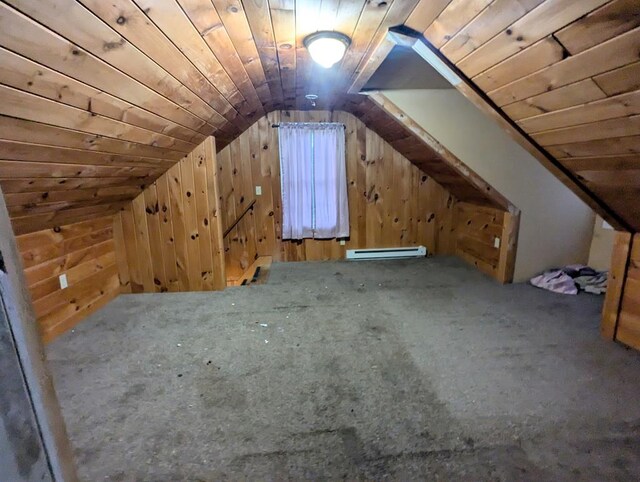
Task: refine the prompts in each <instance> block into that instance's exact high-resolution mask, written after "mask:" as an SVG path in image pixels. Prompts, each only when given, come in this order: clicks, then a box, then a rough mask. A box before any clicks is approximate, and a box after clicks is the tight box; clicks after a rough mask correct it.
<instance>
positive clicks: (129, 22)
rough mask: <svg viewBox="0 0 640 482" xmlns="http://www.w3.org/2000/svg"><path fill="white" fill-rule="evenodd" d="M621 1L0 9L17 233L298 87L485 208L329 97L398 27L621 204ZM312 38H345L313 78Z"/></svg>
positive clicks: (631, 111)
mask: <svg viewBox="0 0 640 482" xmlns="http://www.w3.org/2000/svg"><path fill="white" fill-rule="evenodd" d="M637 4H638V2H637V0H636V1H622V0H612V1H606V0H582V1H580V2H576V1H574V0H546V1H543V0H493V1H491V0H473V1H469V0H452V1H445V0H389V1H381V0H380V1H379V0H373V1H372V0H322V1H320V0H295V1H294V0H269V1H268V0H244V1H240V0H110V1H108V2H107V1H104V0H40V1H33V0H0V101H1V102H0V184H1V185H2V188H3V190H4V192H5V195H6V199H7V204H8V206H9V209H10V212H11V215H12V218H13V222H14V227H15V228H16V230H17V231H18V232H28V231H33V230H35V229H41V228H44V227H51V226H55V225H58V224H61V223H64V222H70V221H77V220H82V219H86V218H91V217H95V216H98V215H102V214H106V213H110V212H115V211H116V210H117V209H119V208H120V207H121V206H122V204H123V202H125V201H127V200H129V199H131V198H133V197H134V196H135V194H136V193H137V192H139V191H140V188H141V186H143V185H146V184H148V183H149V182H150V181H152V180H153V179H155V178H157V177H158V176H160V175H161V174H162V173H164V172H165V171H166V170H167V169H168V168H169V167H170V166H171V165H173V164H174V163H175V162H176V161H177V160H178V159H180V158H181V157H183V156H184V155H185V154H186V153H188V152H190V151H191V150H192V149H193V148H194V147H195V146H197V145H198V144H199V143H200V142H201V141H202V140H203V139H204V138H205V137H206V136H207V135H211V134H212V135H215V136H216V139H217V146H218V148H219V149H221V148H223V147H224V146H225V145H227V144H228V143H229V142H230V141H231V140H232V139H234V138H235V137H237V136H238V135H239V134H240V133H241V132H243V131H244V130H245V129H247V127H249V126H250V125H251V124H252V123H253V122H255V121H256V120H257V119H259V118H260V117H261V116H263V115H264V114H265V113H267V112H270V111H273V110H276V109H278V110H282V109H284V110H287V109H310V108H311V105H310V103H309V101H307V100H306V99H305V98H304V95H305V94H307V93H314V94H317V95H319V96H320V97H319V99H318V101H317V108H318V109H322V110H331V109H342V110H347V111H349V112H352V113H354V114H356V115H358V116H359V117H361V118H364V119H366V123H367V124H369V125H370V127H371V128H373V129H374V130H376V131H377V132H378V133H380V134H381V135H382V137H384V138H385V139H386V140H388V141H389V142H391V143H392V144H393V145H394V147H395V148H396V149H397V150H399V151H400V152H401V153H402V154H403V155H405V156H406V157H407V158H409V159H410V160H412V161H414V162H416V164H418V165H419V166H420V167H421V168H422V169H423V170H424V171H425V172H426V173H427V174H429V175H432V176H433V177H434V179H435V180H436V181H438V182H440V183H441V184H442V185H443V186H445V187H446V188H448V189H449V190H450V191H451V192H452V193H453V194H454V195H455V196H456V197H458V198H460V199H463V200H469V201H471V202H480V203H482V202H489V203H490V201H489V200H487V199H485V198H483V195H482V194H480V193H478V191H477V189H475V188H474V187H473V186H471V185H470V184H469V183H467V182H466V181H465V180H464V179H461V178H460V176H459V175H458V174H457V173H456V172H455V171H452V170H451V169H450V167H449V166H448V165H447V163H446V162H444V161H443V160H442V159H441V158H440V157H439V156H438V155H437V154H436V153H435V152H432V151H429V150H428V149H426V148H425V146H424V145H423V144H420V142H418V141H417V140H416V139H415V138H414V137H413V136H412V135H411V133H410V132H407V131H406V130H403V129H402V127H401V126H399V125H398V124H397V123H396V122H395V121H394V120H393V119H392V118H391V117H388V116H386V115H385V113H384V111H381V110H380V109H378V108H377V107H375V106H374V105H372V104H373V103H372V102H370V101H368V100H367V99H366V98H363V97H361V96H353V95H347V94H346V92H347V89H348V88H349V86H350V85H351V84H352V82H353V80H354V79H355V78H356V76H357V74H358V73H359V71H360V69H361V68H362V66H363V65H364V64H365V63H366V61H367V59H368V58H369V57H370V56H371V55H372V54H373V53H374V52H375V50H376V47H377V46H378V45H379V44H380V42H381V41H382V40H383V38H384V36H385V35H386V32H387V29H388V28H389V27H392V26H396V25H401V24H407V25H408V26H410V27H412V28H414V29H417V30H419V31H421V32H424V33H425V35H426V37H427V38H428V39H429V40H430V41H431V42H433V43H434V45H436V46H437V47H439V48H441V51H442V52H443V54H444V55H446V56H448V57H449V58H450V59H451V60H452V61H453V62H455V63H456V65H458V67H459V68H460V69H462V71H463V72H465V73H466V74H467V75H468V76H469V77H471V78H473V79H474V81H475V82H476V83H477V85H478V86H480V87H481V88H482V89H484V90H485V91H486V92H487V93H488V94H489V96H490V97H491V98H492V99H494V101H495V102H496V103H498V105H500V106H503V107H504V109H505V112H507V113H509V115H511V116H512V117H513V118H514V119H515V120H516V121H518V122H519V124H520V125H521V126H522V127H523V128H524V129H525V130H527V132H530V133H531V134H532V135H533V137H534V138H535V139H536V140H537V141H538V142H540V143H541V144H542V145H544V146H548V149H549V150H550V152H552V153H553V154H554V155H557V156H558V158H560V159H561V161H562V162H563V163H565V165H566V166H567V167H570V168H571V169H575V172H576V173H577V174H578V175H580V176H581V178H582V179H584V180H585V183H587V185H588V186H589V188H590V189H592V190H593V191H594V192H595V193H596V194H598V195H599V196H602V198H604V199H606V201H607V203H608V204H609V205H610V206H611V208H612V209H614V210H618V209H620V210H622V208H624V209H627V208H628V199H629V196H632V195H633V196H636V195H637V193H638V189H639V187H640V168H639V167H638V155H640V144H639V142H640V132H636V131H637V129H636V127H638V126H640V123H639V122H637V120H638V119H636V118H635V117H633V116H634V115H635V114H638V112H637V106H638V101H637V89H638V87H639V85H638V84H639V82H638V77H639V75H638V73H639V72H640V68H639V67H638V64H637V60H638V42H639V36H638V32H637V30H634V28H635V27H636V26H637V25H638V18H637ZM619 12H624V15H626V16H625V18H627V17H628V18H627V20H625V21H622V20H620V14H619ZM317 30H337V31H340V32H343V33H345V34H347V35H349V36H350V37H351V38H352V45H351V46H350V48H349V49H348V51H347V54H346V56H345V58H344V59H343V61H342V62H341V63H340V64H339V65H338V66H337V67H335V68H333V69H331V70H324V69H322V68H320V67H318V66H316V65H315V64H314V63H313V62H312V61H311V59H310V58H309V56H308V53H307V51H306V49H305V48H304V46H303V43H302V41H303V39H304V37H305V36H306V35H308V34H309V33H312V32H314V31H317ZM592 53H593V55H592ZM612 53H613V54H612ZM585 122H589V123H590V124H589V125H588V126H586V127H585V126H584V125H583V124H585ZM576 126H579V127H576ZM634 133H635V134H634ZM611 138H615V140H612V139H611ZM603 166H606V168H604V167H603ZM614 168H623V169H626V175H625V181H621V180H620V178H619V177H618V176H617V175H616V174H617V173H616V172H615V171H613V169H614ZM634 209H635V210H634V211H633V213H634V214H633V215H632V216H631V217H630V218H629V219H631V220H639V219H638V218H640V210H639V209H638V206H637V205H636V206H635V208H634ZM639 221H640V220H639ZM637 225H640V222H639V223H638V224H636V227H637Z"/></svg>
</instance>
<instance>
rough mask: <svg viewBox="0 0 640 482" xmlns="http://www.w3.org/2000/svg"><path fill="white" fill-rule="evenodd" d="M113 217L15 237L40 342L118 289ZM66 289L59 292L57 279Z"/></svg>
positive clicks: (108, 298) (77, 319)
mask: <svg viewBox="0 0 640 482" xmlns="http://www.w3.org/2000/svg"><path fill="white" fill-rule="evenodd" d="M112 218H113V217H112V216H105V217H100V218H97V219H93V220H90V221H83V222H79V223H75V224H67V225H63V226H60V227H57V228H53V229H45V230H42V231H37V232H34V233H30V234H25V235H22V236H18V237H17V238H16V240H17V244H18V249H19V251H20V254H21V255H22V262H23V266H24V273H25V278H26V281H27V285H28V287H29V292H30V293H31V298H32V301H33V306H34V310H35V313H36V316H37V319H38V324H39V329H40V333H41V336H42V339H43V340H44V341H45V342H48V341H51V340H52V339H53V338H55V337H56V336H58V335H60V334H62V333H64V332H65V331H67V330H69V329H71V328H72V327H73V326H75V325H76V324H77V323H78V322H80V321H81V320H82V319H83V318H85V317H86V316H88V315H89V314H91V313H93V312H94V311H95V310H97V309H98V308H100V307H101V306H103V305H105V304H106V303H107V302H109V301H110V300H111V299H113V298H115V297H116V296H117V295H118V293H119V291H120V287H119V282H118V267H117V265H116V253H115V246H114V241H113V221H112ZM62 274H65V275H66V276H67V282H68V287H67V288H65V289H61V288H60V281H59V276H60V275H62Z"/></svg>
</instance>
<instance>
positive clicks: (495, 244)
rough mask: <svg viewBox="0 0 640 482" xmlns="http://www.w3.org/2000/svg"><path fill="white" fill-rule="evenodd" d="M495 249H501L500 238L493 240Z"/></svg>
mask: <svg viewBox="0 0 640 482" xmlns="http://www.w3.org/2000/svg"><path fill="white" fill-rule="evenodd" d="M493 247H494V248H499V247H500V238H493Z"/></svg>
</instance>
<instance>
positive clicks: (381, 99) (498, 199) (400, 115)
mask: <svg viewBox="0 0 640 482" xmlns="http://www.w3.org/2000/svg"><path fill="white" fill-rule="evenodd" d="M366 95H367V96H368V97H369V98H370V99H371V100H372V101H373V102H375V103H376V104H377V105H378V106H379V107H380V108H382V109H383V110H384V111H386V112H387V113H388V114H389V115H391V116H392V117H393V118H395V119H396V120H397V121H398V122H400V123H401V124H402V125H403V126H405V127H406V128H407V129H408V130H409V131H410V132H411V133H413V134H414V135H415V136H417V137H418V138H419V139H420V140H421V141H422V142H423V143H424V144H425V145H426V146H428V147H429V148H431V149H432V150H433V151H435V152H436V153H437V154H438V155H439V156H440V157H441V158H442V159H443V160H444V161H445V162H446V163H447V164H448V165H449V166H450V167H451V168H452V169H453V170H454V171H455V172H456V173H457V174H458V175H459V176H460V177H461V178H462V179H465V180H466V181H467V182H469V183H470V184H471V185H472V186H474V187H475V188H476V189H477V190H478V191H479V192H481V193H482V194H483V195H484V196H486V197H487V198H488V199H489V200H490V201H491V202H492V203H493V204H494V205H495V206H496V207H499V208H501V209H503V210H504V211H510V212H515V211H516V207H515V206H514V205H513V204H512V203H511V202H510V201H509V200H508V199H507V198H505V197H504V196H503V195H502V194H500V193H499V192H498V191H497V190H496V189H494V188H493V187H492V186H491V185H490V184H489V183H487V182H486V181H485V180H484V179H482V178H481V177H480V176H479V175H478V174H476V173H475V172H474V171H473V170H472V169H470V168H469V167H468V166H467V165H466V164H464V163H463V162H462V161H461V160H460V159H458V157H456V156H455V154H453V153H452V152H451V151H450V150H449V149H447V148H446V147H445V146H443V145H442V144H440V142H438V141H437V140H436V139H435V138H434V137H433V136H431V134H429V133H428V132H427V131H425V130H424V129H423V128H422V127H420V125H419V124H418V123H417V122H416V121H414V120H413V119H411V118H410V117H409V116H407V114H405V113H404V112H403V111H402V110H401V109H400V108H399V107H398V106H396V105H395V104H394V103H393V102H391V101H390V100H389V98H388V97H386V96H385V95H384V94H383V93H381V92H367V93H366Z"/></svg>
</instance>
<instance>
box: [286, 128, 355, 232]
mask: <svg viewBox="0 0 640 482" xmlns="http://www.w3.org/2000/svg"><path fill="white" fill-rule="evenodd" d="M278 134H279V136H278V137H279V144H280V178H281V182H282V239H303V238H346V237H348V236H349V204H348V200H347V172H346V164H345V140H344V125H343V124H336V123H297V122H294V123H283V124H280V127H279V128H278Z"/></svg>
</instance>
